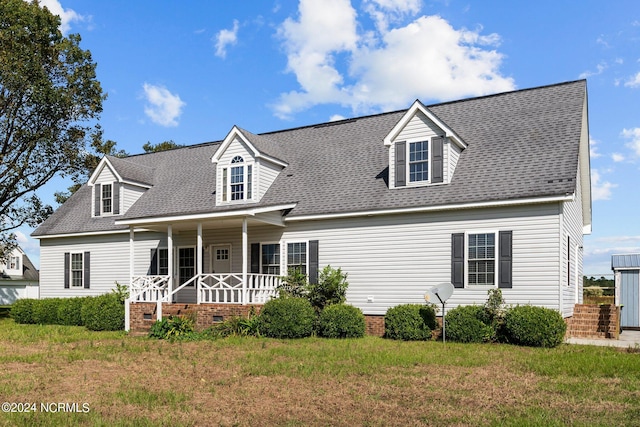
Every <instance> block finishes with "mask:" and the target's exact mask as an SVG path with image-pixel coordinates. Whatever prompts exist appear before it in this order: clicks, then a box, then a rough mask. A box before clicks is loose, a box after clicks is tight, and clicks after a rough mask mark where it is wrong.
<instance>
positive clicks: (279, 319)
mask: <svg viewBox="0 0 640 427" xmlns="http://www.w3.org/2000/svg"><path fill="white" fill-rule="evenodd" d="M259 319H260V320H259V321H258V330H259V332H260V333H261V334H262V335H264V336H267V337H270V338H303V337H308V336H310V335H311V334H312V333H313V324H314V322H315V319H316V313H315V310H314V309H313V307H312V306H311V303H310V302H309V300H307V299H305V298H299V297H284V298H275V299H272V300H269V301H267V302H266V303H265V305H264V306H263V307H262V310H260V316H259Z"/></svg>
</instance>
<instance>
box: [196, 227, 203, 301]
mask: <svg viewBox="0 0 640 427" xmlns="http://www.w3.org/2000/svg"><path fill="white" fill-rule="evenodd" d="M202 258H203V256H202V223H201V222H199V223H198V239H197V244H196V274H197V275H198V278H197V279H196V283H195V285H196V302H197V303H198V304H200V275H201V274H202Z"/></svg>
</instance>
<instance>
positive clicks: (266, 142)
mask: <svg viewBox="0 0 640 427" xmlns="http://www.w3.org/2000/svg"><path fill="white" fill-rule="evenodd" d="M236 139H239V140H240V141H242V142H243V143H244V144H245V145H246V147H247V148H248V149H249V151H250V152H251V154H252V156H253V158H254V159H260V158H263V159H266V160H269V161H270V162H272V163H275V164H277V165H280V166H282V167H286V166H287V162H286V161H284V160H282V159H281V158H280V157H281V156H282V150H281V149H280V147H279V143H278V142H277V141H276V140H273V139H272V138H270V137H268V136H262V135H255V134H253V133H251V132H249V131H247V130H244V129H241V128H239V127H238V126H234V127H233V128H232V129H231V131H230V132H229V133H228V134H227V136H226V137H225V139H224V140H223V141H222V144H221V145H220V147H218V149H217V150H216V152H215V153H214V155H213V157H211V162H212V163H214V164H216V163H218V162H219V161H220V158H221V157H222V155H223V154H224V152H225V151H226V149H227V148H228V147H229V145H231V144H232V143H233V141H234V140H236Z"/></svg>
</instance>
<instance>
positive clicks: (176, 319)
mask: <svg viewBox="0 0 640 427" xmlns="http://www.w3.org/2000/svg"><path fill="white" fill-rule="evenodd" d="M193 323H194V321H193V319H192V318H191V317H188V316H168V317H163V318H162V319H161V320H157V321H156V322H155V323H154V324H153V325H151V330H150V331H149V338H157V339H170V340H172V339H180V338H184V337H187V336H189V335H190V334H192V333H193V331H194V328H193Z"/></svg>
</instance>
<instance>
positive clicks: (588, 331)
mask: <svg viewBox="0 0 640 427" xmlns="http://www.w3.org/2000/svg"><path fill="white" fill-rule="evenodd" d="M619 333H620V309H619V307H616V306H615V305H613V304H606V305H595V304H576V305H575V307H574V308H573V317H570V318H568V319H567V334H566V336H567V337H573V338H611V339H618V336H619Z"/></svg>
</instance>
